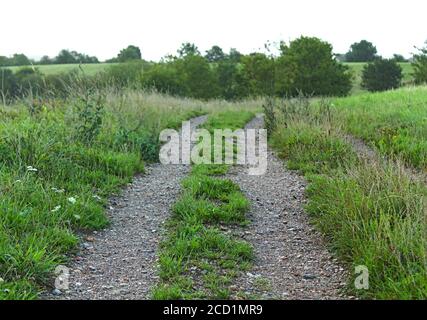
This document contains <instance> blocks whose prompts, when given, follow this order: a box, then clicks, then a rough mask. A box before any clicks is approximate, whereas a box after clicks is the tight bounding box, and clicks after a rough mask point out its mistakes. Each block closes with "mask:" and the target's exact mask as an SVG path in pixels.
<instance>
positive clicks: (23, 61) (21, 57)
mask: <svg viewBox="0 0 427 320" xmlns="http://www.w3.org/2000/svg"><path fill="white" fill-rule="evenodd" d="M30 64H31V60H30V59H28V57H27V56H26V55H25V54H23V53H15V54H14V55H13V56H12V58H10V65H11V66H28V65H30Z"/></svg>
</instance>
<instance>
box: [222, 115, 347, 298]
mask: <svg viewBox="0 0 427 320" xmlns="http://www.w3.org/2000/svg"><path fill="white" fill-rule="evenodd" d="M262 127H263V117H262V116H257V117H256V118H254V119H253V120H252V121H251V122H250V123H248V125H247V126H246V128H247V129H249V128H262ZM231 170H232V172H230V174H229V175H228V177H229V178H230V179H231V180H233V181H234V182H236V183H237V184H239V185H240V187H241V189H242V191H243V193H244V194H245V195H246V197H247V198H248V199H249V200H250V202H251V209H250V211H249V213H248V218H249V220H250V224H249V226H248V229H247V230H246V232H245V240H246V241H248V242H250V243H251V244H252V245H253V247H254V252H255V261H254V266H253V268H252V270H250V274H252V275H253V274H257V275H258V276H259V277H260V278H262V279H266V280H267V281H268V283H269V286H268V288H260V286H256V284H255V282H254V281H253V279H254V278H253V277H250V276H248V274H246V273H245V274H242V275H241V276H239V277H238V278H237V279H236V281H235V282H234V283H235V286H236V287H238V288H239V289H238V290H237V291H239V292H244V293H246V294H249V296H252V297H254V296H255V297H257V298H260V299H346V298H348V297H346V296H345V295H344V294H343V293H342V292H343V290H342V289H343V286H344V285H345V282H346V281H345V280H346V276H347V274H346V272H345V271H344V269H343V268H342V267H340V266H339V265H338V264H337V261H336V259H334V258H333V256H332V255H331V254H330V253H329V252H328V250H327V247H326V243H325V241H324V239H323V238H322V236H321V235H320V234H319V233H318V232H317V231H316V230H315V229H314V228H313V227H312V226H311V225H310V221H309V217H308V215H307V213H306V212H305V211H304V209H303V206H304V204H305V203H306V201H307V199H306V198H305V195H304V192H305V188H306V185H307V183H306V181H305V180H304V178H303V177H301V176H300V175H299V174H298V173H297V172H295V171H290V170H288V169H286V167H285V164H284V162H283V161H282V160H280V159H279V158H278V157H277V156H276V155H275V154H274V152H272V151H271V150H269V151H268V168H267V172H266V174H265V175H261V176H250V175H248V174H247V171H246V169H245V168H244V167H243V166H234V167H233V168H232V169H231ZM236 298H238V295H236Z"/></svg>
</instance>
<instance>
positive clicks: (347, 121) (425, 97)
mask: <svg viewBox="0 0 427 320" xmlns="http://www.w3.org/2000/svg"><path fill="white" fill-rule="evenodd" d="M332 113H333V114H334V117H335V120H336V121H337V126H338V125H339V126H342V128H343V130H345V131H346V132H348V133H350V134H353V135H354V136H356V137H358V138H361V139H363V140H365V141H366V142H367V143H368V144H371V145H372V146H374V147H376V148H377V149H378V150H379V151H380V152H381V153H383V154H385V155H387V156H395V157H399V158H400V159H402V160H403V161H404V162H406V163H407V164H409V165H411V166H413V167H416V168H419V169H421V170H425V171H426V172H427V87H409V88H402V89H399V90H394V91H388V92H383V93H373V94H366V93H365V94H361V95H356V96H351V97H346V98H339V99H333V100H332Z"/></svg>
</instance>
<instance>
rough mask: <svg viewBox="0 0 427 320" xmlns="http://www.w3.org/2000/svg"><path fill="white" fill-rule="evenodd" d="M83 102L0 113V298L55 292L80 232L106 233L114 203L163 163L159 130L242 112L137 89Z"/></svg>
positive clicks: (76, 95)
mask: <svg viewBox="0 0 427 320" xmlns="http://www.w3.org/2000/svg"><path fill="white" fill-rule="evenodd" d="M81 94H85V95H86V94H89V93H88V92H86V91H85V92H83V93H82V92H79V90H78V88H77V89H76V90H75V91H74V92H72V94H71V95H70V96H69V98H68V99H67V100H59V99H53V100H49V101H47V100H46V101H44V102H43V103H42V104H40V105H39V106H38V108H36V109H34V108H29V107H28V104H26V103H25V102H20V103H18V104H17V105H14V106H7V107H1V109H0V115H1V118H0V278H1V279H0V299H33V298H36V297H37V295H38V293H39V292H40V290H42V289H43V288H45V287H49V286H50V285H51V284H52V283H53V281H52V271H53V270H54V268H55V267H56V266H57V265H58V264H62V263H66V262H67V260H68V258H67V257H68V254H69V253H72V252H74V251H75V250H76V249H77V244H78V242H79V239H78V236H77V233H76V232H77V231H79V230H82V229H84V230H93V229H99V228H103V227H105V226H106V225H107V224H108V220H107V218H106V216H105V213H104V211H105V210H104V208H105V205H106V202H107V198H108V197H109V196H110V195H111V194H112V193H117V192H119V191H120V186H121V185H123V184H125V183H127V182H129V181H130V180H131V179H132V176H133V175H134V174H136V173H138V172H143V171H144V162H147V161H156V160H157V156H158V148H159V141H158V132H159V131H160V130H161V129H163V128H166V127H178V126H179V125H180V124H181V121H183V120H186V119H188V118H191V117H194V116H197V115H200V114H203V113H208V112H211V111H212V110H214V109H216V108H224V109H227V108H230V109H233V108H235V107H236V106H235V105H233V104H230V103H225V102H223V101H212V102H209V103H203V102H201V101H196V100H190V99H178V98H173V97H169V96H166V95H159V94H156V93H154V92H136V91H132V90H124V91H123V92H122V91H118V90H114V89H109V90H107V91H95V92H94V93H93V95H99V96H100V97H101V98H100V99H92V97H89V99H86V98H85V99H82V96H81ZM93 105H94V106H95V107H93ZM82 130H83V133H89V134H90V139H87V137H88V136H87V135H86V134H81V131H82ZM85 130H88V131H87V132H86V131H85ZM83 137H85V138H83Z"/></svg>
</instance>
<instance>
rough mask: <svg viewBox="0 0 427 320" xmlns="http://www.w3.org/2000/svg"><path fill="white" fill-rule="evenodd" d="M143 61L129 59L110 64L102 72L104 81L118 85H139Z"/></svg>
mask: <svg viewBox="0 0 427 320" xmlns="http://www.w3.org/2000/svg"><path fill="white" fill-rule="evenodd" d="M143 69H144V63H143V62H141V61H131V62H126V63H120V64H116V65H112V66H110V67H109V68H108V69H107V70H106V71H105V73H104V74H103V77H104V81H105V82H107V84H112V85H114V86H118V87H127V86H130V87H139V86H140V85H141V81H142V71H143Z"/></svg>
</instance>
